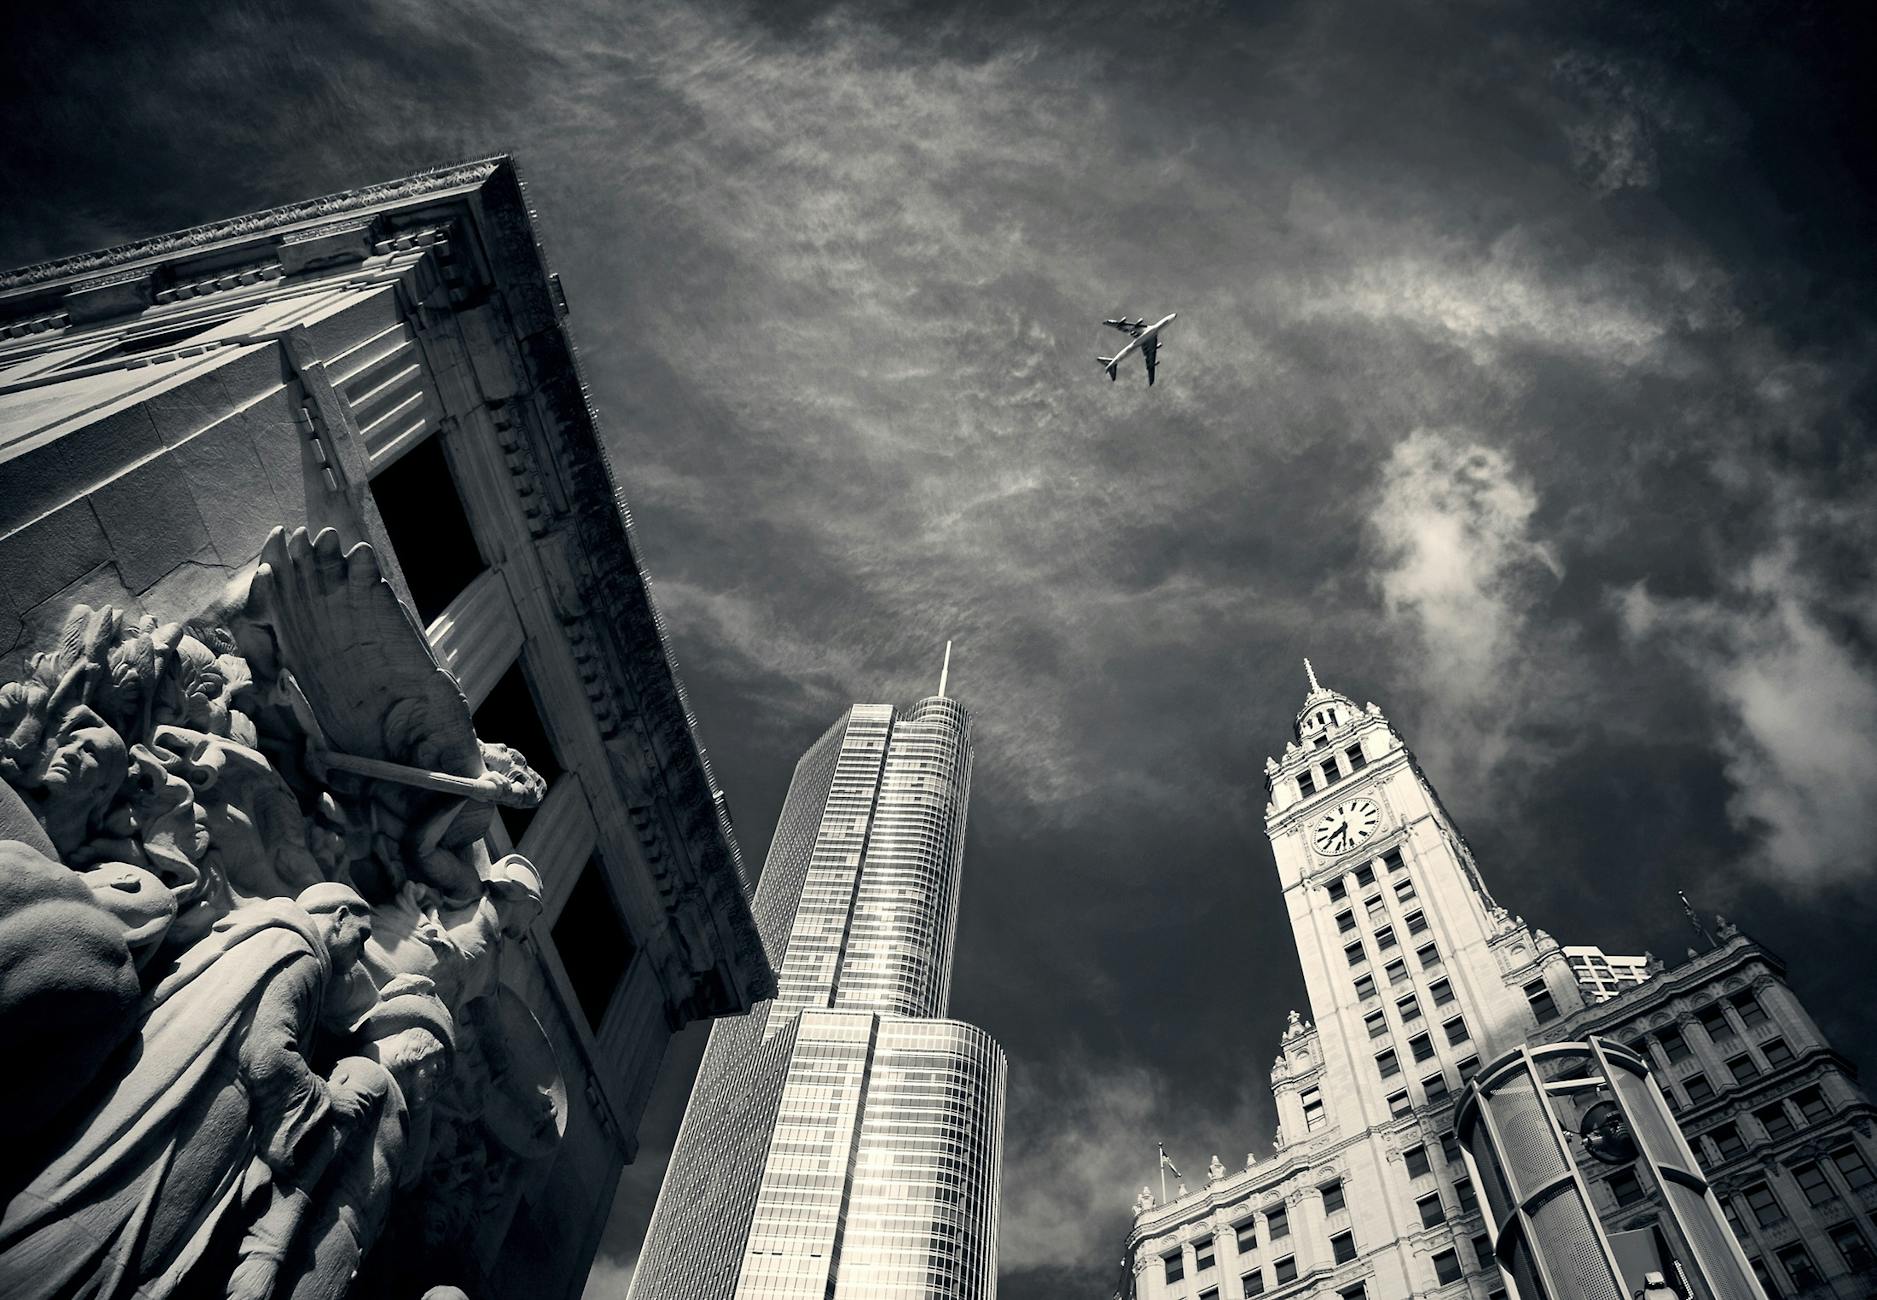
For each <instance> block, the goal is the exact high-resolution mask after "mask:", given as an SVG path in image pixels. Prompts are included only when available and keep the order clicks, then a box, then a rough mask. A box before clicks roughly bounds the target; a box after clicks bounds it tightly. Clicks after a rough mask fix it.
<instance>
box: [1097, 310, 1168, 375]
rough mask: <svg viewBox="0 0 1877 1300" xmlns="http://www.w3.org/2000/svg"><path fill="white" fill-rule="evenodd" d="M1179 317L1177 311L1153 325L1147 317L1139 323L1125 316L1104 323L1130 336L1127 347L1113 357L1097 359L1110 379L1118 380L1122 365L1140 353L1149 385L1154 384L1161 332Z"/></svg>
mask: <svg viewBox="0 0 1877 1300" xmlns="http://www.w3.org/2000/svg"><path fill="white" fill-rule="evenodd" d="M1178 315H1179V313H1178V312H1176V311H1175V312H1168V313H1167V314H1166V315H1165V316H1162V317H1161V318H1160V319H1159V320H1157V321H1155V322H1154V323H1153V324H1152V325H1148V324H1147V323H1146V318H1145V317H1142V318H1141V319H1140V320H1138V321H1130V320H1129V319H1128V318H1127V317H1125V316H1123V317H1122V318H1121V319H1120V320H1109V321H1103V322H1102V324H1104V325H1112V326H1114V327H1115V328H1116V329H1118V330H1121V331H1122V332H1124V333H1126V334H1127V335H1128V336H1129V337H1128V341H1127V346H1125V347H1123V348H1122V349H1121V350H1120V351H1119V352H1117V353H1115V354H1114V355H1113V356H1111V357H1096V358H1095V359H1096V360H1097V361H1099V362H1101V364H1102V367H1103V368H1104V369H1105V370H1107V372H1108V378H1110V379H1114V378H1116V377H1117V374H1118V372H1119V370H1120V367H1121V363H1122V362H1123V361H1125V360H1127V359H1128V358H1129V357H1130V356H1132V355H1134V354H1135V353H1137V352H1138V353H1139V354H1140V356H1141V360H1143V361H1145V362H1146V363H1147V382H1148V383H1149V384H1151V383H1153V382H1154V362H1155V361H1156V360H1157V359H1158V356H1159V352H1160V331H1161V330H1163V329H1165V328H1166V327H1167V326H1169V325H1171V324H1172V323H1173V321H1174V318H1175V317H1177V316H1178Z"/></svg>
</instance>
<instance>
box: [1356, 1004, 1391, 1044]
mask: <svg viewBox="0 0 1877 1300" xmlns="http://www.w3.org/2000/svg"><path fill="white" fill-rule="evenodd" d="M1362 1023H1363V1024H1365V1025H1367V1026H1368V1027H1369V1037H1370V1038H1386V1037H1388V1017H1387V1016H1385V1015H1383V1014H1382V1013H1381V1012H1379V1011H1371V1012H1369V1014H1368V1015H1366V1016H1364V1017H1362Z"/></svg>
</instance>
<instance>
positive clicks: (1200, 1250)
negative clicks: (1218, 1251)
mask: <svg viewBox="0 0 1877 1300" xmlns="http://www.w3.org/2000/svg"><path fill="white" fill-rule="evenodd" d="M1211 1267H1212V1243H1211V1242H1209V1241H1208V1242H1207V1243H1206V1244H1205V1245H1203V1246H1194V1247H1193V1272H1195V1273H1203V1272H1205V1271H1206V1270H1207V1269H1209V1268H1211Z"/></svg>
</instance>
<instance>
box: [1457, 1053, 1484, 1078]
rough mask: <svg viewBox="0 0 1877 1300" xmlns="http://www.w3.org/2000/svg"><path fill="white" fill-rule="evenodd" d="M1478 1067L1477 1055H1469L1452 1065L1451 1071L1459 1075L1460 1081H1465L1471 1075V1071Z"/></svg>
mask: <svg viewBox="0 0 1877 1300" xmlns="http://www.w3.org/2000/svg"><path fill="white" fill-rule="evenodd" d="M1478 1069H1479V1057H1477V1056H1469V1057H1467V1058H1466V1059H1465V1060H1464V1061H1462V1062H1460V1064H1458V1065H1456V1066H1454V1067H1453V1072H1454V1073H1455V1074H1457V1075H1459V1076H1460V1082H1462V1083H1465V1082H1466V1081H1467V1080H1468V1079H1470V1078H1472V1077H1473V1072H1474V1071H1475V1070H1478Z"/></svg>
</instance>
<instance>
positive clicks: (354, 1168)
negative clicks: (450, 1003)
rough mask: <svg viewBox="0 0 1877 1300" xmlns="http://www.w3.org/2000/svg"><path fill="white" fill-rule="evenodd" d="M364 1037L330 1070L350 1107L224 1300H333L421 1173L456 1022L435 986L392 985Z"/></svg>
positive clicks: (271, 1198) (256, 1224) (311, 1157)
mask: <svg viewBox="0 0 1877 1300" xmlns="http://www.w3.org/2000/svg"><path fill="white" fill-rule="evenodd" d="M383 993H384V997H383V999H382V1000H381V1001H380V1002H379V1003H378V1005H377V1006H376V1007H374V1008H373V1009H372V1011H371V1012H370V1013H369V1014H368V1015H367V1016H366V1017H365V1019H364V1022H363V1023H362V1024H361V1026H360V1028H359V1039H360V1042H359V1044H358V1050H357V1055H354V1056H348V1057H346V1058H345V1059H343V1060H341V1061H340V1062H339V1063H338V1065H336V1066H335V1067H334V1068H333V1072H332V1075H331V1080H330V1083H331V1087H332V1090H333V1092H334V1094H335V1095H349V1096H350V1097H351V1098H353V1099H354V1105H353V1106H352V1107H348V1109H347V1111H346V1113H339V1114H335V1116H334V1118H333V1119H332V1121H331V1122H329V1123H328V1124H327V1125H325V1126H324V1128H323V1129H322V1131H321V1132H320V1133H319V1134H318V1136H317V1138H316V1139H315V1141H314V1142H313V1143H311V1144H310V1146H311V1149H310V1150H309V1152H308V1153H307V1154H306V1156H305V1158H303V1159H302V1160H301V1161H300V1162H299V1164H298V1166H297V1167H296V1168H295V1169H294V1170H293V1172H292V1175H291V1178H290V1179H284V1180H276V1181H274V1182H273V1183H271V1184H270V1185H268V1187H267V1189H266V1198H267V1201H266V1205H265V1206H264V1208H262V1209H261V1211H260V1213H259V1214H258V1215H257V1216H256V1217H255V1218H254V1221H253V1223H252V1224H251V1226H250V1227H249V1229H248V1231H247V1233H246V1235H245V1236H244V1237H243V1239H242V1242H241V1246H240V1248H239V1252H238V1253H239V1262H238V1263H237V1265H236V1267H235V1269H234V1272H233V1274H232V1275H231V1277H230V1279H229V1285H228V1296H229V1300H267V1297H269V1296H273V1295H283V1296H291V1297H293V1300H339V1298H340V1297H342V1296H343V1295H344V1294H345V1290H346V1287H347V1286H348V1285H349V1284H350V1283H351V1281H352V1277H353V1275H354V1274H355V1273H356V1272H357V1271H358V1264H359V1260H360V1259H361V1258H363V1256H364V1254H365V1252H366V1250H368V1249H369V1248H370V1247H371V1245H372V1243H373V1242H374V1241H376V1240H377V1237H378V1232H379V1230H380V1229H381V1228H382V1227H383V1226H384V1220H385V1215H386V1213H387V1211H388V1209H389V1206H390V1203H391V1198H392V1195H393V1193H394V1192H395V1191H396V1190H397V1189H398V1188H399V1187H400V1186H402V1185H405V1184H407V1183H409V1182H411V1181H412V1180H413V1179H414V1178H415V1177H416V1175H417V1173H418V1172H420V1171H421V1170H422V1168H423V1165H424V1155H425V1151H426V1147H427V1145H428V1140H429V1121H430V1110H429V1103H430V1101H431V1099H432V1097H433V1096H434V1095H435V1093H436V1091H437V1089H438V1087H439V1086H440V1081H441V1079H442V1078H443V1076H444V1074H445V1073H446V1072H447V1069H448V1060H449V1054H450V1052H451V1051H452V1050H453V1048H454V1046H455V1041H456V1030H455V1025H454V1022H453V1021H452V1020H451V1018H450V1013H449V1010H448V1008H446V1007H445V1006H444V1005H443V1000H442V999H441V998H439V997H437V995H436V993H435V991H434V989H433V986H432V985H431V983H430V981H429V980H427V979H425V978H423V977H422V976H419V975H404V976H399V977H398V978H397V979H396V980H394V981H393V982H392V983H390V984H388V985H387V986H386V987H385V989H384V990H383Z"/></svg>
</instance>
